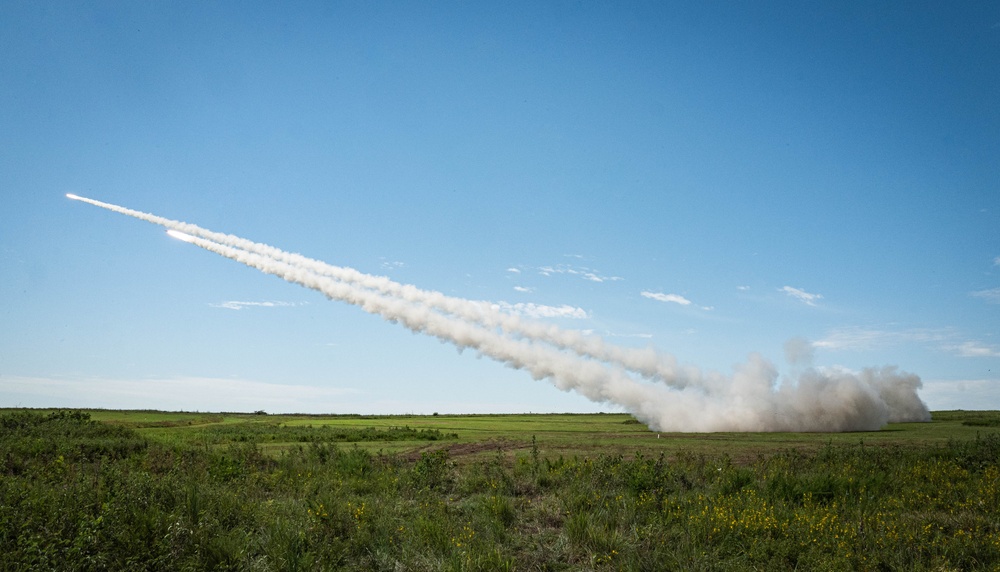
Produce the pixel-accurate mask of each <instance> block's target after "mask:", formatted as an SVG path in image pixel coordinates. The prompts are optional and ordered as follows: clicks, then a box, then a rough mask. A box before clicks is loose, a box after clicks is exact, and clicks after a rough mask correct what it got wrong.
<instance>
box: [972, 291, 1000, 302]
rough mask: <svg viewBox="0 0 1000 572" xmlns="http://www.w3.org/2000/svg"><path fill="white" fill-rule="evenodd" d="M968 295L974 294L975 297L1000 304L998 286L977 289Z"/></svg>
mask: <svg viewBox="0 0 1000 572" xmlns="http://www.w3.org/2000/svg"><path fill="white" fill-rule="evenodd" d="M969 295H970V296H975V297H976V298H982V299H983V300H986V301H987V302H989V303H990V304H1000V288H990V289H989V290H978V291H976V292H970V293H969Z"/></svg>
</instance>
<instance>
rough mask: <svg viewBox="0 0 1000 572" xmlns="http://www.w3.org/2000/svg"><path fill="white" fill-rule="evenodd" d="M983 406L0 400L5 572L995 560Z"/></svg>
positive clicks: (993, 497)
mask: <svg viewBox="0 0 1000 572" xmlns="http://www.w3.org/2000/svg"><path fill="white" fill-rule="evenodd" d="M998 419H1000V413H998V412H938V413H935V414H934V420H933V421H932V422H930V423H924V424H900V425H891V426H889V427H888V428H887V429H886V430H883V431H878V432H870V433H850V434H833V435H831V434H665V433H664V434H660V436H659V438H657V434H656V433H653V432H650V431H648V430H647V429H646V428H645V427H643V426H641V425H638V424H636V423H634V422H631V421H630V418H629V417H628V416H625V415H503V416H498V415H493V416H445V415H440V416H427V417H398V416H391V417H361V416H304V415H294V416H293V415H288V416H286V415H245V414H204V413H160V412H122V411H90V412H87V411H16V410H0V554H3V558H0V570H35V569H38V570H51V569H60V570H300V569H301V570H341V569H344V570H674V569H684V570H688V569H693V570H716V569H718V570H762V569H765V570H794V569H808V570H997V569H998V566H1000V509H998V507H1000V465H998V461H1000V426H998V423H997V422H996V421H997V420H998ZM432 436H433V438H431V437H432ZM351 439H354V441H353V442H352V441H351Z"/></svg>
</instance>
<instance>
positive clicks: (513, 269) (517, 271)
mask: <svg viewBox="0 0 1000 572" xmlns="http://www.w3.org/2000/svg"><path fill="white" fill-rule="evenodd" d="M507 272H510V273H511V274H520V273H521V269H520V268H514V267H513V266H512V267H510V268H508V269H507Z"/></svg>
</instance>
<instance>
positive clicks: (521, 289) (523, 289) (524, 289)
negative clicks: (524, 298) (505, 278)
mask: <svg viewBox="0 0 1000 572" xmlns="http://www.w3.org/2000/svg"><path fill="white" fill-rule="evenodd" d="M514 290H515V291H517V292H524V293H530V292H534V291H535V289H534V288H528V287H526V286H514Z"/></svg>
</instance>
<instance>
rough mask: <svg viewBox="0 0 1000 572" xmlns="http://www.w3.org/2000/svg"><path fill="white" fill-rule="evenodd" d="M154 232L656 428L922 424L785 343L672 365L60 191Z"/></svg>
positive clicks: (911, 407)
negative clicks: (700, 363) (726, 359)
mask: <svg viewBox="0 0 1000 572" xmlns="http://www.w3.org/2000/svg"><path fill="white" fill-rule="evenodd" d="M67 196H68V197H69V198H71V199H74V200H80V201H83V202H87V203H89V204H92V205H94V206H98V207H101V208H105V209H108V210H111V211H113V212H118V213H120V214H125V215H128V216H132V217H135V218H138V219H140V220H145V221H147V222H151V223H154V224H157V225H160V226H162V227H165V228H167V229H169V230H168V232H169V233H170V234H171V235H172V236H174V237H175V238H179V239H181V240H184V241H186V242H189V243H192V244H194V245H196V246H199V247H200V248H203V249H205V250H208V251H210V252H214V253H216V254H219V255H221V256H223V257H226V258H229V259H231V260H234V261H237V262H240V263H242V264H245V265H247V266H249V267H252V268H256V269H257V270H260V271H261V272H264V273H267V274H271V275H274V276H277V277H279V278H282V279H283V280H286V281H288V282H291V283H294V284H299V285H301V286H304V287H306V288H310V289H312V290H315V291H318V292H320V293H322V294H324V295H325V296H326V297H327V298H329V299H331V300H336V301H342V302H347V303H350V304H353V305H356V306H358V307H360V308H361V309H363V310H364V311H366V312H369V313H372V314H376V315H379V316H382V317H383V318H384V319H386V320H389V321H391V322H394V323H398V324H400V325H402V326H403V327H405V328H407V329H409V330H411V331H413V332H418V333H423V334H427V335H430V336H433V337H435V338H437V339H439V340H441V341H442V342H447V343H450V344H453V345H455V346H456V347H458V348H459V349H467V348H468V349H472V350H474V351H476V352H478V353H479V354H480V355H483V356H486V357H490V358H491V359H494V360H496V361H499V362H501V363H503V364H505V365H507V366H508V367H512V368H515V369H519V370H524V371H526V372H528V373H529V374H531V376H532V377H533V378H535V379H537V380H541V379H548V380H550V381H551V382H552V383H553V384H554V385H555V386H556V387H558V388H559V389H561V390H564V391H570V390H572V391H575V392H577V393H579V394H581V395H583V396H585V397H587V398H588V399H590V400H592V401H595V402H602V403H612V404H616V405H618V406H621V407H622V408H624V409H625V410H626V411H628V412H629V413H631V414H632V415H634V416H635V417H636V418H637V419H639V420H640V421H642V422H643V423H645V424H646V425H648V426H649V427H650V429H653V430H657V431H686V432H694V431H698V432H706V431H862V430H877V429H879V428H881V427H883V426H884V425H885V424H886V423H888V422H900V421H928V420H929V419H930V414H929V412H928V410H927V407H926V405H925V404H924V403H923V401H922V400H921V399H920V397H919V395H918V394H917V390H918V389H919V388H920V387H921V380H920V378H919V377H918V376H916V375H914V374H909V373H905V372H899V371H897V369H896V368H895V367H892V366H887V367H881V368H865V369H864V370H862V371H861V372H852V371H848V370H844V369H839V368H819V367H814V366H813V365H812V364H811V356H810V355H807V354H808V352H807V351H806V350H805V349H804V348H806V347H807V346H808V342H804V343H805V345H803V343H802V342H796V341H790V342H789V344H788V345H786V353H787V354H788V356H789V362H790V363H792V365H793V367H794V368H795V371H794V372H793V375H791V376H784V377H783V376H780V375H779V373H778V370H777V368H776V367H775V366H774V365H773V364H772V363H770V362H769V361H768V360H766V359H765V358H763V357H762V356H760V355H758V354H751V355H750V356H749V358H748V359H747V361H746V362H745V363H743V364H740V365H738V366H737V367H736V368H735V371H734V372H733V374H732V375H728V376H727V375H723V374H721V373H717V372H702V371H701V370H699V369H697V368H693V367H680V366H678V361H677V359H676V358H675V357H674V356H672V355H670V354H667V353H664V352H661V351H657V350H655V349H653V348H646V349H633V348H626V347H621V346H617V345H614V344H610V343H608V342H606V341H605V340H603V339H601V338H600V337H598V336H594V335H585V334H583V333H582V332H578V331H574V330H565V329H561V328H558V327H556V326H554V325H550V324H545V323H541V322H537V321H531V320H523V319H521V318H520V317H518V316H514V315H511V314H507V313H504V312H502V311H501V310H500V309H499V308H498V307H496V306H493V305H491V304H489V303H487V302H481V301H473V300H466V299H462V298H455V297H450V296H446V295H444V294H441V293H439V292H433V291H427V290H421V289H419V288H416V287H415V286H411V285H403V284H400V283H397V282H394V281H392V280H389V279H388V278H385V277H379V276H372V275H369V274H364V273H361V272H359V271H357V270H354V269H351V268H343V267H337V266H332V265H329V264H326V263H324V262H321V261H318V260H313V259H310V258H307V257H304V256H301V255H298V254H293V253H289V252H286V251H283V250H280V249H278V248H275V247H273V246H270V245H266V244H261V243H256V242H253V241H250V240H247V239H244V238H241V237H237V236H233V235H228V234H223V233H217V232H213V231H210V230H207V229H203V228H201V227H198V226H196V225H192V224H189V223H184V222H180V221H176V220H171V219H166V218H163V217H159V216H156V215H152V214H149V213H143V212H140V211H135V210H132V209H128V208H125V207H121V206H118V205H113V204H109V203H103V202H100V201H96V200H93V199H87V198H84V197H79V196H76V195H72V194H68V195H67Z"/></svg>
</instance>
